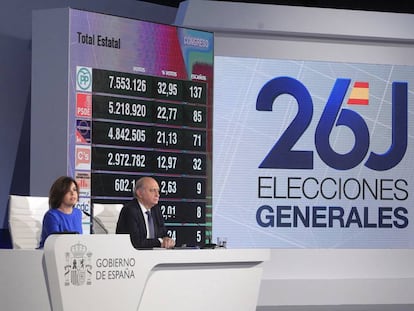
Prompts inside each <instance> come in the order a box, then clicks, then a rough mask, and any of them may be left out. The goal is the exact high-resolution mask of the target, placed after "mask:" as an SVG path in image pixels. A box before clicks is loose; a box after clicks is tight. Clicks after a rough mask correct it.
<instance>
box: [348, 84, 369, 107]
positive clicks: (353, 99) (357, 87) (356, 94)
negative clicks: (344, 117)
mask: <svg viewBox="0 0 414 311" xmlns="http://www.w3.org/2000/svg"><path fill="white" fill-rule="evenodd" d="M368 101H369V83H368V82H359V81H357V82H355V83H354V87H353V88H352V91H351V95H350V96H349V99H348V105H368Z"/></svg>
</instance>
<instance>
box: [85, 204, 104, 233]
mask: <svg viewBox="0 0 414 311" xmlns="http://www.w3.org/2000/svg"><path fill="white" fill-rule="evenodd" d="M82 212H83V213H84V214H85V215H86V216H88V217H90V218H91V220H92V230H91V231H92V234H95V225H94V223H95V222H96V223H97V224H98V225H99V227H100V228H101V229H102V230H103V231H104V232H105V234H108V233H109V232H108V229H106V227H105V225H104V224H103V223H102V221H101V220H100V219H99V218H96V217H94V216H92V215H91V214H90V213H88V212H86V211H84V210H82Z"/></svg>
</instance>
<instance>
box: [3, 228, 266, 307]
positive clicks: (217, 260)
mask: <svg viewBox="0 0 414 311" xmlns="http://www.w3.org/2000/svg"><path fill="white" fill-rule="evenodd" d="M269 257H270V251H269V250H266V249H213V250H207V249H206V250H203V249H174V250H165V249H154V250H136V249H134V248H133V247H132V246H131V243H130V240H129V236H128V235H56V236H51V237H49V238H48V239H47V241H46V243H45V248H44V251H41V250H33V251H28V250H2V251H1V252H0V260H1V261H0V264H1V268H0V269H1V270H0V272H1V275H2V282H1V284H2V285H1V286H2V289H1V293H0V299H1V301H2V309H3V307H4V306H7V308H5V310H42V311H47V310H53V311H59V310H64V311H70V310H76V311H79V310H90V311H93V310H99V311H101V310H111V311H112V310H123V311H128V310H162V309H165V308H168V309H170V310H184V311H185V310H256V306H257V301H258V295H259V287H260V282H261V277H262V263H263V262H264V261H266V260H268V259H269Z"/></svg>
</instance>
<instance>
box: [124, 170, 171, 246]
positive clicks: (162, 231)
mask: <svg viewBox="0 0 414 311" xmlns="http://www.w3.org/2000/svg"><path fill="white" fill-rule="evenodd" d="M133 191H134V199H132V200H131V201H130V202H128V203H127V204H125V205H124V207H123V208H122V210H121V212H120V214H119V218H118V223H117V225H116V233H128V234H129V235H130V238H131V242H132V245H133V246H134V247H135V248H153V247H163V248H173V247H174V246H175V241H174V240H173V239H171V238H169V237H168V236H167V229H166V228H165V225H164V219H163V217H162V213H161V210H160V208H159V207H158V205H157V204H158V199H159V198H160V187H159V186H158V183H157V181H156V180H155V179H154V178H152V177H142V178H140V179H139V180H137V182H136V183H135V187H134V190H133Z"/></svg>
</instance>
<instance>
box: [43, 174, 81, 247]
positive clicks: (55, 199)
mask: <svg viewBox="0 0 414 311" xmlns="http://www.w3.org/2000/svg"><path fill="white" fill-rule="evenodd" d="M78 198H79V197H78V184H77V182H76V180H74V179H73V178H71V177H68V176H61V177H59V178H58V179H57V180H56V181H55V182H54V183H53V185H52V187H51V188H50V191H49V210H48V211H47V212H46V214H45V216H44V217H43V226H42V235H41V238H40V245H39V248H43V246H44V244H45V241H46V239H47V237H48V236H49V235H51V234H53V233H60V232H74V233H80V234H82V211H81V210H80V209H78V208H74V206H75V204H76V203H77V202H78Z"/></svg>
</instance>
